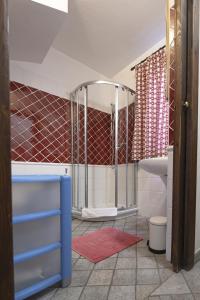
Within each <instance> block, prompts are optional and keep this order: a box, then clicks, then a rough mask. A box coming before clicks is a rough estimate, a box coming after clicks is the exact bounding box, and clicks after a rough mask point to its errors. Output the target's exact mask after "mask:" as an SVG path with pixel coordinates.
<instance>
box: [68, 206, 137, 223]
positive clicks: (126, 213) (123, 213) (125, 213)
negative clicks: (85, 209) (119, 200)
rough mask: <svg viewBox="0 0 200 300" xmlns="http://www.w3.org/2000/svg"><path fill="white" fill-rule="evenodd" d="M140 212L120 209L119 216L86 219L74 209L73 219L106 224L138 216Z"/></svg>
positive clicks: (132, 209)
mask: <svg viewBox="0 0 200 300" xmlns="http://www.w3.org/2000/svg"><path fill="white" fill-rule="evenodd" d="M137 212H138V208H137V207H134V208H127V209H126V208H119V209H118V210H117V216H111V217H107V216H106V217H99V218H84V217H82V214H81V211H78V210H76V209H72V217H73V218H75V219H79V220H82V221H86V220H87V221H91V222H98V221H99V222H104V221H115V220H119V219H122V218H127V217H129V216H132V215H136V214H137Z"/></svg>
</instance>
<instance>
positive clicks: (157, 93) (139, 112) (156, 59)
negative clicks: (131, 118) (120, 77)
mask: <svg viewBox="0 0 200 300" xmlns="http://www.w3.org/2000/svg"><path fill="white" fill-rule="evenodd" d="M135 72H136V106H135V126H134V134H133V143H132V159H133V160H140V159H143V158H150V157H157V156H164V155H166V147H167V145H168V102H167V99H166V93H165V88H166V54H165V48H164V49H160V50H158V51H157V52H156V53H154V54H152V55H151V56H150V57H148V58H147V59H146V60H145V61H144V62H143V63H141V64H139V65H137V66H136V69H135Z"/></svg>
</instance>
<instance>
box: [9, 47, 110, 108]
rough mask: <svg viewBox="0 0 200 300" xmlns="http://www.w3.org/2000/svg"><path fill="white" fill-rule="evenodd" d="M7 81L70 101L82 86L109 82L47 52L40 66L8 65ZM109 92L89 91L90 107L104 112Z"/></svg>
mask: <svg viewBox="0 0 200 300" xmlns="http://www.w3.org/2000/svg"><path fill="white" fill-rule="evenodd" d="M10 79H11V80H14V81H18V82H20V83H23V84H25V85H29V86H31V87H34V88H37V89H40V90H43V91H45V92H48V93H51V94H54V95H56V96H59V97H64V98H68V99H69V97H70V96H69V95H70V93H71V92H72V91H73V90H74V89H75V88H76V87H77V86H78V85H79V84H81V83H83V82H85V81H91V80H100V79H101V80H108V78H106V77H105V76H103V75H102V74H100V73H98V72H96V71H95V70H92V69H91V68H89V67H88V66H86V65H84V64H82V63H80V62H79V61H76V60H74V59H72V58H71V57H69V56H66V55H64V54H63V53H61V52H59V51H57V50H55V49H54V48H53V47H51V48H50V50H49V52H48V54H47V56H46V57H45V59H44V61H43V62H42V63H41V64H36V63H29V62H22V61H13V60H11V61H10ZM108 98H110V90H109V89H104V90H103V91H99V90H97V91H95V90H94V91H91V93H90V106H92V107H96V108H98V109H100V110H103V111H104V110H106V107H109V108H110V106H109V105H108V104H109V103H110V102H109V101H108Z"/></svg>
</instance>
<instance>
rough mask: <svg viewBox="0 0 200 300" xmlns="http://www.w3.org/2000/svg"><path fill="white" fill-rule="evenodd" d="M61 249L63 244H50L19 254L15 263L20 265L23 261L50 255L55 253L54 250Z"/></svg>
mask: <svg viewBox="0 0 200 300" xmlns="http://www.w3.org/2000/svg"><path fill="white" fill-rule="evenodd" d="M59 248H61V243H59V242H57V243H52V244H49V245H47V246H43V247H40V248H37V249H34V250H30V251H27V252H23V253H19V254H16V255H15V256H14V263H15V264H18V263H21V262H23V261H26V260H29V259H31V258H34V257H36V256H39V255H43V254H46V253H49V252H51V251H54V250H56V249H59Z"/></svg>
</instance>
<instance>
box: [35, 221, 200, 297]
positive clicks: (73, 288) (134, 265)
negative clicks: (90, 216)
mask: <svg viewBox="0 0 200 300" xmlns="http://www.w3.org/2000/svg"><path fill="white" fill-rule="evenodd" d="M105 226H109V227H110V226H114V227H116V228H119V229H121V230H124V231H126V232H129V233H133V234H135V233H137V234H138V235H141V236H142V237H143V238H144V240H143V241H142V242H140V243H138V244H137V246H131V247H129V248H127V249H125V250H124V251H122V252H120V253H118V254H115V255H113V256H112V257H110V258H107V259H105V260H104V261H102V262H99V263H97V264H93V263H91V262H89V261H88V260H86V259H84V258H83V257H80V256H79V255H78V254H76V253H75V252H74V253H73V276H72V283H71V285H70V287H68V288H65V289H62V288H59V289H55V290H53V291H51V292H50V293H48V294H46V295H45V296H43V297H40V298H38V300H65V299H66V300H107V299H108V300H119V299H120V300H143V299H152V300H190V299H195V300H200V264H197V265H196V266H195V267H194V269H193V270H192V271H190V272H186V271H182V272H180V273H178V274H175V273H173V272H172V268H171V265H170V264H169V263H168V262H167V261H166V260H165V256H164V255H154V254H152V253H151V252H150V251H149V250H148V248H147V246H146V242H147V239H148V224H147V220H146V219H145V218H142V217H138V216H132V217H128V218H126V219H121V220H117V221H114V222H95V223H94V222H92V223H91V222H81V221H79V220H73V236H78V235H83V234H85V233H89V232H92V231H95V230H96V229H98V228H102V227H105Z"/></svg>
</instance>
